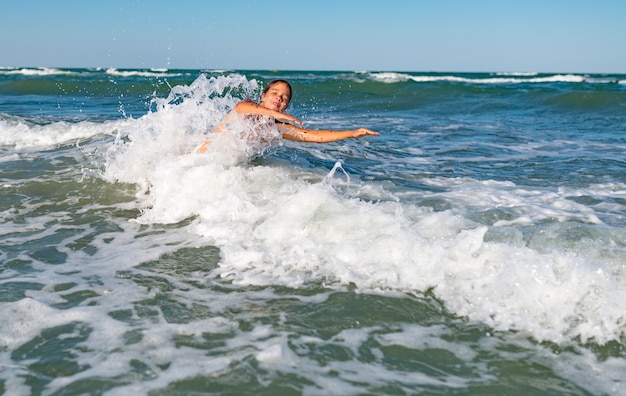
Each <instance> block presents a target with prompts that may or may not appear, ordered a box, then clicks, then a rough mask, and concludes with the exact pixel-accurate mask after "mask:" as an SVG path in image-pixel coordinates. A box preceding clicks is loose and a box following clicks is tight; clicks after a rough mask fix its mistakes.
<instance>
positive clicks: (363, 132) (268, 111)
mask: <svg viewBox="0 0 626 396" xmlns="http://www.w3.org/2000/svg"><path fill="white" fill-rule="evenodd" d="M290 101H291V85H289V83H288V82H287V81H285V80H274V81H272V82H270V83H269V84H268V85H267V87H266V88H265V89H264V90H263V92H262V93H261V100H260V102H259V103H258V104H257V103H254V102H252V101H250V100H245V101H242V102H239V103H237V105H236V106H235V107H234V108H233V109H232V110H231V111H230V113H228V115H226V117H224V120H223V121H222V122H221V123H220V125H218V126H217V128H215V130H214V132H222V131H225V130H226V129H227V125H228V123H229V122H233V121H234V120H236V119H237V118H241V117H248V116H266V117H270V118H273V119H274V121H275V122H276V126H277V127H278V130H279V131H280V132H281V133H282V136H283V138H285V139H288V140H295V141H297V142H314V143H328V142H336V141H338V140H344V139H350V138H361V137H363V136H377V135H378V132H374V131H371V130H369V129H367V128H358V129H350V130H342V131H336V130H330V129H308V128H303V127H302V121H300V120H298V119H297V118H295V117H293V116H292V115H290V114H287V113H285V110H286V109H287V106H289V102H290ZM294 124H296V125H299V126H296V125H294ZM209 142H210V141H209V140H207V141H205V142H204V143H202V145H201V146H200V147H199V148H198V152H200V153H204V152H205V151H206V149H207V145H208V144H209Z"/></svg>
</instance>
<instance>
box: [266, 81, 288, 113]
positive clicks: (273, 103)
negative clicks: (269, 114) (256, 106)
mask: <svg viewBox="0 0 626 396" xmlns="http://www.w3.org/2000/svg"><path fill="white" fill-rule="evenodd" d="M290 100H291V87H290V86H289V84H288V83H287V82H285V81H277V82H274V83H270V85H269V86H268V87H267V89H266V90H265V92H263V94H262V95H261V106H263V107H267V108H268V109H271V110H275V111H278V112H281V113H282V112H284V111H285V110H286V109H287V106H289V101H290Z"/></svg>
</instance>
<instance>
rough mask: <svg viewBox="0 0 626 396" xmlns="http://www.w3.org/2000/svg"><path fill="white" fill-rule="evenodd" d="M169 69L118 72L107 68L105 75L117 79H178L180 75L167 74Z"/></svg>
mask: <svg viewBox="0 0 626 396" xmlns="http://www.w3.org/2000/svg"><path fill="white" fill-rule="evenodd" d="M168 71H169V69H150V70H136V69H133V70H118V69H115V68H108V69H107V70H106V73H107V74H109V75H112V76H118V77H178V76H181V75H182V74H181V73H168Z"/></svg>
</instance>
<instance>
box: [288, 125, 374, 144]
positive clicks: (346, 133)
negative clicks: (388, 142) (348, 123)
mask: <svg viewBox="0 0 626 396" xmlns="http://www.w3.org/2000/svg"><path fill="white" fill-rule="evenodd" d="M278 128H279V129H282V131H283V138H285V139H287V140H294V141H297V142H312V143H330V142H337V141H339V140H344V139H351V138H362V137H364V136H378V135H379V133H378V132H375V131H372V130H370V129H367V128H359V129H349V130H342V131H336V130H331V129H307V128H300V127H297V126H295V125H291V124H278Z"/></svg>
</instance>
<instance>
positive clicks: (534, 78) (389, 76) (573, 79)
mask: <svg viewBox="0 0 626 396" xmlns="http://www.w3.org/2000/svg"><path fill="white" fill-rule="evenodd" d="M365 74H366V75H367V77H366V78H365V79H369V80H373V81H379V82H384V83H390V84H391V83H398V82H406V81H415V82H418V83H426V82H439V81H447V82H458V83H470V84H522V83H555V82H563V83H584V82H587V83H596V84H603V83H604V84H608V83H619V84H623V83H625V80H619V79H615V78H610V77H590V76H586V75H580V74H554V75H544V76H540V75H539V74H538V73H495V75H496V76H497V77H465V76H462V75H453V74H449V75H437V74H432V75H428V74H424V75H413V74H409V73H397V72H372V73H365ZM470 74H472V73H470ZM477 74H478V73H477ZM357 79H359V77H357Z"/></svg>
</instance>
